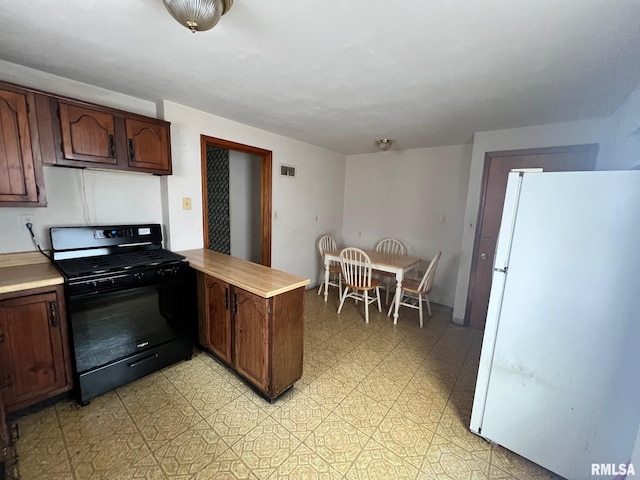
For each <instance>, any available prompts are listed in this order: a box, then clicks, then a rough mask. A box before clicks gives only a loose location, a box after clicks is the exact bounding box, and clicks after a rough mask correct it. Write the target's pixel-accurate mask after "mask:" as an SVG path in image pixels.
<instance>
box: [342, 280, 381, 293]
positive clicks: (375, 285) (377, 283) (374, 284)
mask: <svg viewBox="0 0 640 480" xmlns="http://www.w3.org/2000/svg"><path fill="white" fill-rule="evenodd" d="M345 285H346V286H347V287H349V288H350V289H352V290H361V291H365V290H367V291H370V290H375V289H376V288H378V287H379V286H380V280H378V279H377V278H372V279H371V286H369V287H356V286H354V285H349V284H348V283H345Z"/></svg>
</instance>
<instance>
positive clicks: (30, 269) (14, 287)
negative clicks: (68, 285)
mask: <svg viewBox="0 0 640 480" xmlns="http://www.w3.org/2000/svg"><path fill="white" fill-rule="evenodd" d="M61 283H64V280H63V278H62V275H60V272H58V270H56V267H54V266H53V265H52V264H51V263H34V264H31V265H14V266H11V267H0V293H11V292H18V291H20V290H27V289H29V288H38V287H47V286H49V285H59V284H61Z"/></svg>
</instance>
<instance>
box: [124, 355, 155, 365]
mask: <svg viewBox="0 0 640 480" xmlns="http://www.w3.org/2000/svg"><path fill="white" fill-rule="evenodd" d="M155 358H158V354H157V353H154V354H153V355H147V356H146V357H143V358H141V359H140V360H136V361H135V362H131V363H129V364H128V365H129V367H131V368H133V367H135V366H137V365H140V364H141V363H144V362H147V361H149V360H153V359H155Z"/></svg>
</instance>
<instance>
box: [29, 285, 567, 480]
mask: <svg viewBox="0 0 640 480" xmlns="http://www.w3.org/2000/svg"><path fill="white" fill-rule="evenodd" d="M337 299H338V297H337V292H336V291H335V289H332V290H331V291H330V296H329V302H327V303H325V302H324V298H323V297H322V296H317V295H316V294H315V291H309V292H307V293H306V295H305V340H304V342H305V355H304V370H303V377H302V379H301V380H300V381H298V382H297V383H296V384H295V385H294V386H293V388H291V389H290V390H289V391H287V392H285V393H284V394H283V395H282V396H280V397H279V398H278V399H276V400H275V401H273V402H270V401H268V400H265V398H264V397H262V396H261V395H259V394H257V393H256V392H255V391H254V390H253V389H252V388H251V387H250V386H249V385H248V384H247V383H246V382H244V381H243V380H242V379H241V378H239V377H238V376H237V375H235V374H234V373H233V372H231V371H230V369H229V368H228V367H226V366H225V365H223V364H222V363H220V362H219V361H218V360H216V359H215V358H213V357H212V356H211V355H209V354H207V353H205V352H201V351H198V350H197V349H196V350H195V351H194V356H193V359H192V360H190V361H182V362H178V363H176V364H175V365H172V366H171V367H168V368H166V369H163V370H162V371H160V372H155V373H154V374H152V375H149V376H147V377H145V378H143V379H140V380H138V381H136V382H133V383H131V384H129V385H126V386H123V387H121V388H118V389H117V390H116V391H113V392H109V393H106V394H104V395H101V396H99V397H97V398H95V399H93V400H92V401H91V402H90V403H89V404H88V405H87V406H85V407H81V406H79V405H78V404H76V403H75V402H72V401H62V402H59V403H57V404H56V405H54V406H52V407H49V408H46V409H44V410H42V411H40V412H37V413H34V414H31V415H28V416H25V417H22V418H19V419H18V420H17V423H18V425H19V427H20V432H21V438H20V440H19V442H18V444H17V450H18V453H19V455H20V459H21V463H20V466H21V473H22V480H40V479H47V480H49V479H51V480H94V479H95V480H102V479H109V480H114V479H115V480H131V479H148V480H209V479H216V480H219V479H230V480H231V479H249V480H264V479H274V480H284V479H292V480H293V479H296V480H298V479H323V480H324V479H327V480H333V479H336V480H337V479H343V478H344V479H384V480H388V479H403V478H408V479H443V480H444V479H446V480H451V479H458V478H460V479H481V478H492V479H519V480H537V479H554V480H555V479H558V478H560V477H558V476H555V475H553V474H552V473H550V472H548V471H546V470H545V469H543V468H541V467H539V466H538V465H535V464H534V463H532V462H529V461H528V460H526V459H524V458H522V457H519V456H518V455H515V454H514V453H512V452H510V451H508V450H506V449H504V448H502V447H499V446H496V445H494V446H492V445H490V444H489V443H488V442H486V441H485V440H484V439H482V438H480V437H478V436H476V435H474V434H473V433H471V432H470V431H469V419H470V415H471V407H472V405H473V394H474V388H475V379H476V374H477V369H478V361H479V357H480V351H481V345H482V334H481V332H476V331H473V330H470V329H468V328H464V327H459V326H457V325H453V324H452V323H451V310H450V309H447V308H445V307H442V306H439V305H433V316H432V317H425V325H424V328H420V327H419V326H418V316H417V312H414V311H412V310H410V309H402V310H401V311H400V313H401V316H400V318H399V320H398V324H397V325H393V320H392V319H390V318H387V317H386V316H385V314H386V311H385V312H384V313H378V312H376V311H375V309H372V311H371V312H370V313H371V319H370V323H369V324H366V323H364V314H363V308H362V304H361V303H360V304H359V305H355V303H354V302H352V301H350V302H347V303H345V307H344V310H343V312H342V313H341V314H340V315H338V314H337V307H338V301H337Z"/></svg>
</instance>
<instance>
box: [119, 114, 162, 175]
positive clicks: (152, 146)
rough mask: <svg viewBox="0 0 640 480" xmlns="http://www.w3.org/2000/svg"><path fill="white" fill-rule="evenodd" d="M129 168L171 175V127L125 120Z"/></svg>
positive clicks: (129, 119)
mask: <svg viewBox="0 0 640 480" xmlns="http://www.w3.org/2000/svg"><path fill="white" fill-rule="evenodd" d="M124 125H125V131H126V133H127V149H128V150H127V151H128V154H129V166H131V167H137V168H149V169H152V170H162V171H168V172H169V173H171V156H170V155H169V127H168V126H165V125H162V124H159V123H157V122H149V121H141V120H136V119H133V118H125V119H124Z"/></svg>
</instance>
